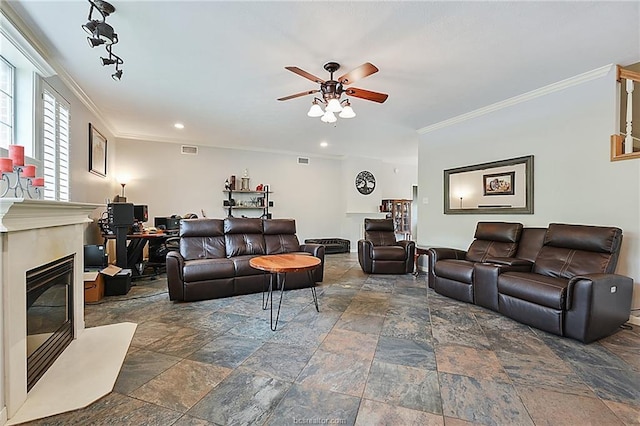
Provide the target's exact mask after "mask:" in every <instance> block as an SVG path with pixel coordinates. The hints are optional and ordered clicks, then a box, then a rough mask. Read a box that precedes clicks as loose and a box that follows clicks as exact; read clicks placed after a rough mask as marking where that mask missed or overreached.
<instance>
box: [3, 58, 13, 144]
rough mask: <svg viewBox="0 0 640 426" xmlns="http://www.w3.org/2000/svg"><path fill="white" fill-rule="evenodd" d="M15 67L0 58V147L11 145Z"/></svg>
mask: <svg viewBox="0 0 640 426" xmlns="http://www.w3.org/2000/svg"><path fill="white" fill-rule="evenodd" d="M14 73H15V67H14V66H13V65H11V64H10V63H9V62H8V61H7V60H6V59H5V58H3V57H2V56H0V147H2V148H5V149H6V148H7V147H8V146H9V145H10V144H12V143H13V129H14V125H15V122H14V112H13V106H14V87H15V86H14V83H13V81H14V80H13V79H14Z"/></svg>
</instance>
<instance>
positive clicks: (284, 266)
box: [249, 253, 321, 331]
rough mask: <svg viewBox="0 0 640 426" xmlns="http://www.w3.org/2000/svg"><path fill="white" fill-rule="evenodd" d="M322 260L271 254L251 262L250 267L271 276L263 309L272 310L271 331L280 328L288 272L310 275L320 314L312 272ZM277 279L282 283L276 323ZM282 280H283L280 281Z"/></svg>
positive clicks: (295, 255)
mask: <svg viewBox="0 0 640 426" xmlns="http://www.w3.org/2000/svg"><path fill="white" fill-rule="evenodd" d="M320 262H321V261H320V259H318V258H317V257H315V256H309V255H304V254H293V253H287V254H269V255H266V256H257V257H254V258H252V259H250V260H249V265H250V266H251V267H252V268H255V269H259V270H261V271H264V272H267V273H269V274H270V276H269V288H268V292H267V295H266V298H265V291H264V290H263V292H262V309H264V310H266V309H267V305H269V306H270V309H271V330H273V331H275V330H276V328H277V327H278V318H279V317H280V307H281V306H282V295H283V294H284V290H285V285H286V279H287V273H288V272H303V271H306V272H307V273H308V275H309V281H310V282H311V295H312V296H313V303H314V304H315V305H316V311H318V312H320V309H319V308H318V295H317V294H316V287H315V286H316V283H315V281H313V274H312V271H313V270H314V269H315V268H317V267H318V265H320ZM274 276H275V277H276V285H277V284H278V283H280V301H279V302H278V312H277V313H276V320H275V323H274V321H273V287H274V286H273V279H274ZM279 278H281V279H279Z"/></svg>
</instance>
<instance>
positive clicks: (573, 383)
mask: <svg viewBox="0 0 640 426" xmlns="http://www.w3.org/2000/svg"><path fill="white" fill-rule="evenodd" d="M497 356H498V358H499V359H500V362H501V363H502V365H503V366H504V369H505V370H506V371H507V374H508V375H509V377H510V378H511V380H512V382H513V383H514V384H516V385H520V386H531V387H535V388H539V389H548V390H554V391H556V392H558V391H562V392H566V393H571V394H574V395H582V396H588V397H591V398H595V394H594V393H593V391H592V390H591V389H590V388H589V387H588V386H587V385H586V384H585V383H584V381H583V380H582V379H581V378H580V377H579V376H578V375H577V374H576V373H575V371H574V370H573V369H572V368H571V367H570V365H569V364H567V363H566V362H565V361H563V360H561V359H560V358H558V357H557V356H555V355H553V356H550V357H541V356H536V355H535V354H531V355H524V354H518V353H509V352H498V353H497Z"/></svg>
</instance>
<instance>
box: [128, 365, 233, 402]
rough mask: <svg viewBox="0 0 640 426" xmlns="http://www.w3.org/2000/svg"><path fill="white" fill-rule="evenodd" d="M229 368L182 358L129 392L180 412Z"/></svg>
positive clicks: (196, 399) (136, 396)
mask: <svg viewBox="0 0 640 426" xmlns="http://www.w3.org/2000/svg"><path fill="white" fill-rule="evenodd" d="M231 371H232V370H231V369H230V368H225V367H219V366H215V365H211V364H205V363H201V362H196V361H190V360H183V361H181V362H179V363H177V364H176V365H174V366H173V367H171V368H169V369H168V370H166V371H165V372H163V373H162V374H160V375H159V376H157V377H156V378H154V379H152V380H150V381H149V382H147V383H145V384H144V385H142V386H141V387H139V388H138V389H136V390H135V391H133V392H132V393H131V396H133V397H135V398H138V399H141V400H143V401H147V402H150V403H152V404H156V405H159V406H161V407H165V408H168V409H170V410H173V411H178V412H181V413H184V412H186V411H187V410H188V409H189V408H191V407H192V406H193V405H194V404H195V403H196V402H198V401H200V399H202V397H203V396H205V395H206V394H207V393H208V392H209V391H210V390H211V389H213V388H214V387H215V386H216V385H218V383H220V382H221V381H222V380H223V379H224V378H225V377H227V376H228V375H229V374H230V373H231Z"/></svg>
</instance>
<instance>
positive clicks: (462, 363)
mask: <svg viewBox="0 0 640 426" xmlns="http://www.w3.org/2000/svg"><path fill="white" fill-rule="evenodd" d="M435 354H436V360H437V362H438V371H439V372H441V373H450V374H457V375H462V376H468V377H474V378H476V379H480V380H494V381H498V382H509V377H508V376H507V374H506V372H505V370H504V369H503V368H502V364H501V363H500V360H498V357H497V356H496V354H495V353H494V352H493V351H490V350H488V349H477V348H471V347H468V346H460V345H437V346H436V348H435Z"/></svg>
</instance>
